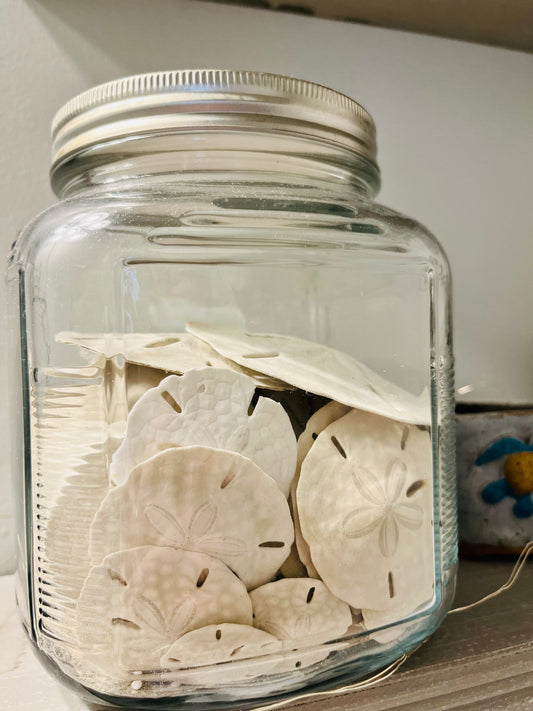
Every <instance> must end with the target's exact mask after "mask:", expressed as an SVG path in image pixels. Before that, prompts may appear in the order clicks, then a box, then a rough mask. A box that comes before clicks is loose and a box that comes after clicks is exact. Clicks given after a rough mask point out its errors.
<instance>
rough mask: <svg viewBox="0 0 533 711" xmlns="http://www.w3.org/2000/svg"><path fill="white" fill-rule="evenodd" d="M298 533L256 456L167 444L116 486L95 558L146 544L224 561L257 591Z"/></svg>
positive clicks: (97, 532) (104, 510)
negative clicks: (260, 467) (167, 447)
mask: <svg viewBox="0 0 533 711" xmlns="http://www.w3.org/2000/svg"><path fill="white" fill-rule="evenodd" d="M293 538H294V530H293V525H292V519H291V515H290V512H289V506H288V504H287V501H286V499H285V497H284V495H283V494H282V492H281V491H280V489H279V488H278V486H277V485H276V484H275V482H274V481H273V480H272V479H271V478H270V477H269V476H268V475H267V474H265V473H264V472H263V471H261V469H259V467H258V466H257V465H256V464H254V463H253V462H252V461H250V460H249V459H247V458H246V457H243V456H242V455H240V454H237V453H235V452H227V451H224V450H219V449H211V448H209V447H196V446H195V447H179V448H174V449H166V450H164V451H163V452H161V453H160V454H157V455H155V456H154V457H152V458H151V459H148V460H147V461H146V462H143V463H142V464H140V465H138V466H137V467H135V468H134V469H133V470H132V472H131V474H130V476H129V477H128V479H127V481H126V483H125V484H123V485H121V486H118V487H116V488H115V489H112V490H111V491H110V492H109V494H108V495H107V497H106V499H105V500H104V501H103V503H102V505H101V507H100V509H99V511H98V513H97V514H96V516H95V519H94V521H93V524H92V526H91V545H90V552H91V559H92V561H93V563H94V564H97V563H98V562H100V561H101V560H102V558H103V557H104V556H105V555H106V554H107V553H109V552H111V551H114V550H123V549H125V548H132V547H135V546H140V545H156V546H173V547H175V548H182V549H185V550H193V551H198V552H202V553H207V554H209V555H212V556H214V557H215V558H219V559H220V560H222V561H224V562H225V563H226V564H227V565H228V566H229V567H230V568H231V569H232V570H234V571H235V573H237V575H238V576H239V577H240V578H241V580H242V581H243V582H244V583H245V584H246V585H247V586H248V587H250V588H252V587H256V586H257V585H261V584H262V583H264V582H266V581H268V580H270V579H271V578H272V576H273V575H274V573H275V572H276V571H277V570H278V568H279V567H280V565H281V564H282V562H283V561H284V560H285V558H286V557H287V556H288V554H289V551H290V547H291V543H292V541H293Z"/></svg>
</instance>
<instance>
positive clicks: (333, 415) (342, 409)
mask: <svg viewBox="0 0 533 711" xmlns="http://www.w3.org/2000/svg"><path fill="white" fill-rule="evenodd" d="M349 411H350V408H349V407H348V406H347V405H342V404H341V403H340V402H335V400H332V401H331V402H328V404H327V405H324V407H321V408H320V410H317V411H316V412H315V413H314V414H313V415H312V416H311V417H310V418H309V420H308V421H307V425H306V428H305V430H304V431H303V432H302V434H301V435H300V436H299V437H298V449H297V460H296V474H295V475H294V477H293V480H292V483H291V503H292V513H293V516H292V517H293V521H294V539H295V545H296V549H297V551H298V556H299V558H300V560H301V561H302V564H303V565H304V566H305V568H306V569H307V572H308V573H309V575H310V577H311V578H319V577H320V575H319V574H318V571H317V569H316V568H315V566H314V565H313V561H312V560H311V552H310V550H309V546H308V545H307V543H306V542H305V539H304V537H303V536H302V531H301V529H300V519H299V516H298V502H297V500H296V487H297V486H298V481H299V480H300V469H301V467H302V462H303V460H304V459H305V457H306V456H307V454H308V452H309V450H310V449H311V447H312V446H313V444H314V442H315V440H316V438H317V437H318V435H319V434H320V432H322V430H323V429H325V428H326V427H327V426H328V425H330V424H331V423H332V422H335V420H338V419H339V418H340V417H343V416H344V415H346V414H347V413H348V412H349ZM286 577H289V576H286ZM290 577H295V576H290Z"/></svg>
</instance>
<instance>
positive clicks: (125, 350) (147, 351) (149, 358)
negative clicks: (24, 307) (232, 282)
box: [57, 331, 289, 390]
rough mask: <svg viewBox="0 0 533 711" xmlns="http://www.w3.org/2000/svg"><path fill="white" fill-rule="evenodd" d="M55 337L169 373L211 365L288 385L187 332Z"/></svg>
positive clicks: (263, 383) (267, 384) (274, 385)
mask: <svg viewBox="0 0 533 711" xmlns="http://www.w3.org/2000/svg"><path fill="white" fill-rule="evenodd" d="M57 340H58V341H59V342H60V343H66V344H69V345H73V346H79V347H80V348H85V349H87V350H89V351H93V352H95V353H99V354H101V355H103V356H105V357H106V358H116V357H117V356H122V357H123V358H124V359H125V360H126V361H127V362H128V363H136V364H138V365H145V366H149V367H150V368H157V369H159V370H163V371H167V372H168V373H178V374H180V375H181V374H182V373H186V372H187V371H188V370H192V369H194V368H202V367H204V366H208V367H210V366H213V367H217V368H229V369H230V370H235V371H237V372H241V373H245V374H247V375H249V376H250V377H252V379H254V382H255V383H256V385H257V386H258V387H263V388H271V389H272V390H285V389H286V388H288V387H289V386H288V385H287V384H286V383H282V382H280V381H279V380H277V379H275V378H270V377H269V376H267V375H263V374H261V373H256V372H254V371H252V370H250V369H248V368H246V367H244V368H243V367H241V366H239V365H237V364H236V363H234V362H233V361H231V360H227V359H226V358H224V357H223V356H221V355H220V354H219V353H217V352H216V351H215V350H213V349H212V348H211V347H210V346H209V345H208V344H207V343H205V341H203V340H201V339H199V338H196V337H195V336H193V335H191V334H190V333H93V334H90V333H75V332H70V331H63V332H62V333H60V334H58V336H57Z"/></svg>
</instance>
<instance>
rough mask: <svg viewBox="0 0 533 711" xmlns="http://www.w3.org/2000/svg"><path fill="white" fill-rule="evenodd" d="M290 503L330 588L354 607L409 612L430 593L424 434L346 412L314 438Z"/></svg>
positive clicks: (428, 465)
mask: <svg viewBox="0 0 533 711" xmlns="http://www.w3.org/2000/svg"><path fill="white" fill-rule="evenodd" d="M296 498H297V502H298V513H299V517H300V524H301V529H302V535H303V537H304V539H305V541H306V542H307V544H308V545H309V548H310V551H311V556H312V559H313V563H314V565H315V566H316V569H317V571H318V572H319V574H320V577H321V578H322V579H323V580H324V582H325V583H326V585H327V586H328V588H329V589H330V590H331V591H332V592H333V593H334V594H335V595H336V596H337V597H339V598H341V599H342V600H345V601H346V602H348V603H349V604H350V605H352V606H353V607H357V608H368V609H373V610H380V609H381V610H391V611H392V610H395V609H398V610H399V609H402V606H403V605H404V604H405V601H406V599H408V600H409V601H410V602H409V604H412V605H413V608H414V607H417V606H418V605H420V604H422V603H423V602H426V601H428V600H429V599H431V598H432V595H433V569H434V566H433V487H432V456H431V440H430V437H429V434H428V432H427V431H424V430H421V429H420V428H418V427H416V426H413V425H407V424H402V423H400V422H396V421H394V420H390V419H387V418H384V417H380V416H378V415H374V414H370V413H366V412H362V411H357V410H352V411H350V412H349V413H348V414H347V415H345V416H344V417H342V418H340V419H339V420H336V421H335V422H333V423H332V424H330V425H329V426H328V427H326V429H324V430H323V432H322V433H321V434H319V435H318V437H317V439H316V441H315V444H314V445H313V446H312V448H311V449H310V451H309V453H308V455H307V456H306V457H305V459H304V461H303V464H302V468H301V472H300V481H299V483H298V487H297V492H296Z"/></svg>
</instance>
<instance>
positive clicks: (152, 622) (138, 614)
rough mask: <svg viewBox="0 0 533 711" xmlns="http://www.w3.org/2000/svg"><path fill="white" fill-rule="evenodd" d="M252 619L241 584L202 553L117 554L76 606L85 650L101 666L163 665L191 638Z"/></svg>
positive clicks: (148, 549) (96, 571)
mask: <svg viewBox="0 0 533 711" xmlns="http://www.w3.org/2000/svg"><path fill="white" fill-rule="evenodd" d="M251 621H252V609H251V603H250V599H249V596H248V594H247V592H246V588H245V586H244V585H243V583H242V582H241V581H240V580H238V578H237V577H236V576H235V575H234V574H233V573H232V572H231V570H230V569H229V568H228V567H227V566H226V565H225V564H224V563H222V562H221V561H219V560H216V559H214V558H211V557H210V556H207V555H205V554H203V553H192V552H190V551H183V550H175V549H174V548H166V547H154V546H143V547H138V548H132V549H129V550H125V551H121V552H119V553H112V554H111V555H108V556H106V557H105V558H104V560H103V561H102V563H101V564H100V565H98V566H96V567H94V568H92V570H91V571H90V572H89V575H88V577H87V579H86V581H85V584H84V586H83V588H82V591H81V594H80V597H79V600H78V604H77V608H76V632H77V637H78V640H79V643H80V645H81V646H82V648H83V649H85V650H86V651H88V652H89V653H90V655H91V657H92V658H93V661H95V662H96V663H97V664H100V665H102V664H103V665H104V667H105V666H106V665H110V666H112V665H113V663H114V660H115V659H116V660H117V663H118V666H119V667H120V668H122V669H130V670H136V669H139V670H143V669H144V670H145V669H150V668H154V666H155V667H157V666H158V665H159V661H160V658H161V656H162V654H164V652H165V651H166V650H167V649H168V648H169V647H170V645H172V644H173V643H174V642H175V641H176V639H178V638H179V637H181V636H182V635H184V634H186V633H187V632H189V631H191V630H193V629H197V628H199V627H204V626H206V625H209V624H212V623H222V622H233V623H237V624H243V625H248V624H251Z"/></svg>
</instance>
